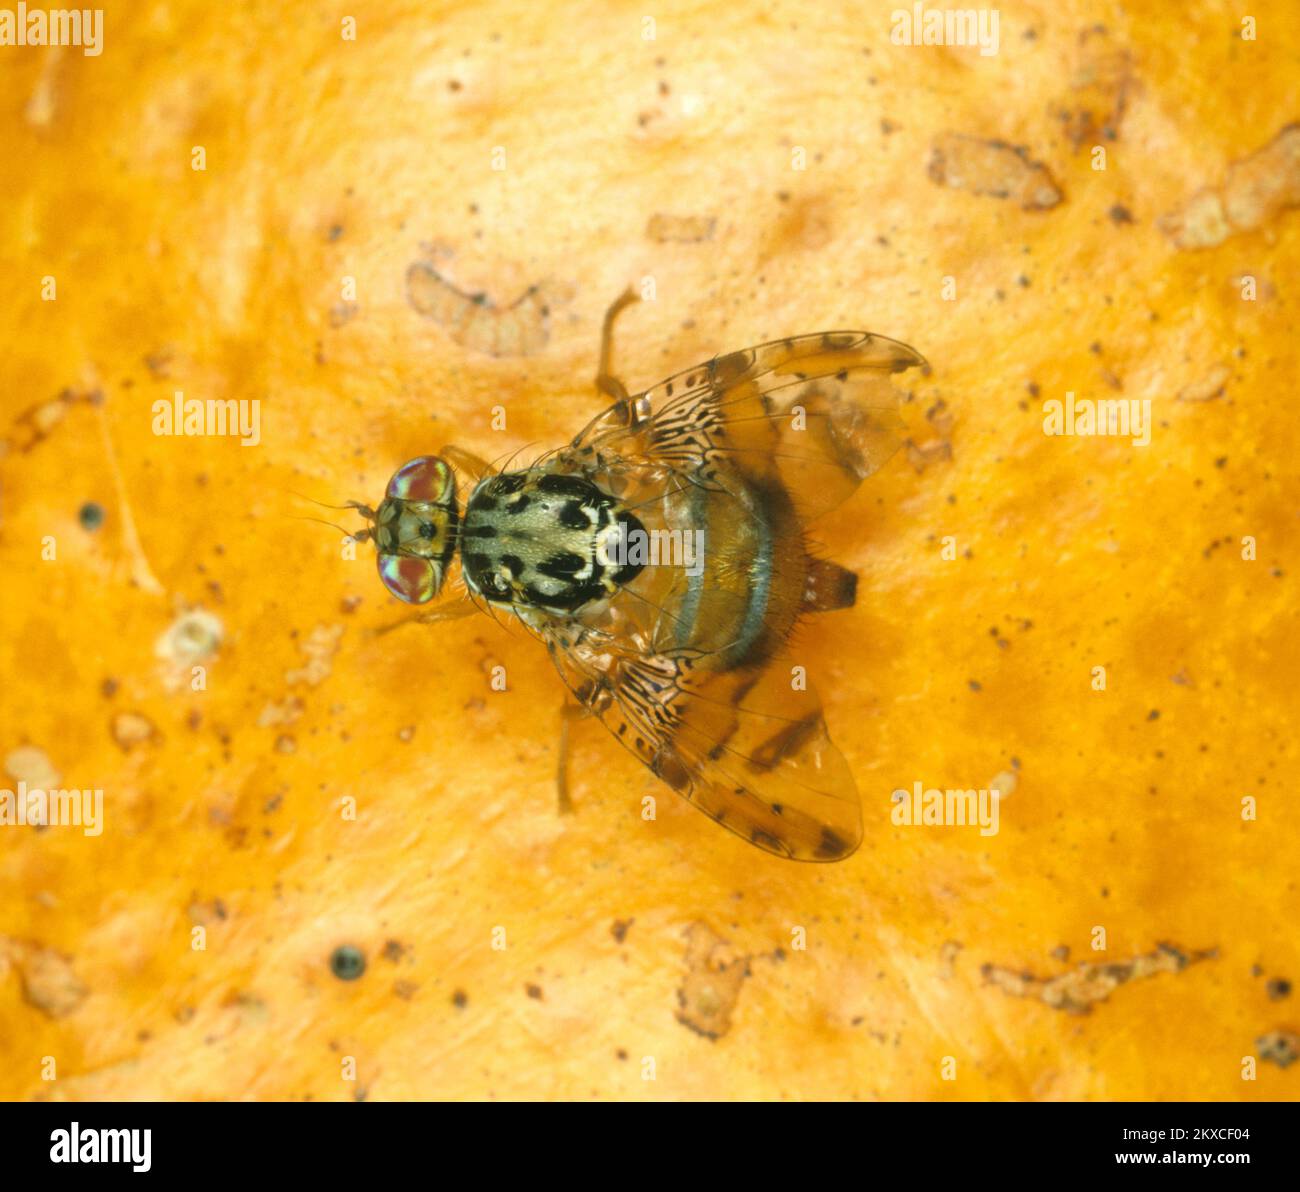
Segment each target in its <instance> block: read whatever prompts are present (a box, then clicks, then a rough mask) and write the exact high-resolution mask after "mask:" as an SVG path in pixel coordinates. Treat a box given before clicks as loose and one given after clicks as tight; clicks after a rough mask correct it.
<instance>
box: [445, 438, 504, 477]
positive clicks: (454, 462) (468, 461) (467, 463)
mask: <svg viewBox="0 0 1300 1192" xmlns="http://www.w3.org/2000/svg"><path fill="white" fill-rule="evenodd" d="M439 454H440V455H441V456H442V458H443V459H445V460H446V461H447V462H448V463H449V464H451V466H452V467H453V468H456V469H458V470H459V471H461V472H464V473H465V475H466V476H468V477H469V478H470V479H471V480H472V481H474V483H475V484H477V483H478V482H479V481H480V480H482V479H483V477H484V476H486V475H487V474H488V473H489V472H490V471H491V470H492V465H491V464H489V463H488V462H487V460H485V459H480V458H479V457H478V456H477V455H475V454H474V453H473V452H472V451H466V450H465V449H464V448H463V447H454V446H447V447H444V448H443V449H442V450H441V452H439Z"/></svg>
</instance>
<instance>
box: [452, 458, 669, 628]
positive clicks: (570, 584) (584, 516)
mask: <svg viewBox="0 0 1300 1192" xmlns="http://www.w3.org/2000/svg"><path fill="white" fill-rule="evenodd" d="M638 532H639V533H640V534H644V533H645V531H644V528H643V527H642V525H641V523H640V522H639V521H638V520H637V518H636V517H635V516H633V515H632V514H631V513H629V512H628V511H627V510H625V509H623V508H621V507H620V505H619V502H618V501H617V500H615V498H613V497H612V496H610V495H609V494H608V493H606V492H603V491H602V490H601V489H600V488H599V487H597V486H596V485H595V484H593V483H592V482H591V481H590V480H586V479H584V478H583V477H582V476H574V475H557V474H547V473H543V472H539V471H528V472H504V473H502V474H501V475H498V476H489V477H486V478H485V479H483V480H481V481H480V482H479V483H478V485H477V486H476V487H475V489H474V491H473V492H472V493H470V497H469V501H468V503H467V504H466V506H465V519H464V524H463V526H462V527H461V561H462V564H463V566H464V572H465V580H466V582H467V583H468V584H469V586H470V588H471V589H473V591H475V592H476V593H478V594H479V595H481V596H483V597H484V598H485V599H487V600H489V601H492V602H494V603H498V604H509V605H516V606H518V605H523V606H530V607H535V608H540V609H544V610H547V611H550V612H556V613H573V612H576V611H577V610H578V609H580V608H581V607H582V606H583V605H585V604H587V603H589V602H591V601H595V600H603V599H606V598H607V597H609V596H611V595H613V594H614V593H615V592H616V591H617V590H618V588H619V586H620V585H622V584H626V583H629V582H630V581H631V580H632V579H634V578H635V577H636V575H637V574H638V573H639V572H640V571H641V566H640V565H638V564H632V565H624V566H620V565H618V563H617V562H616V560H618V559H620V558H622V557H625V556H626V552H625V551H620V546H619V544H620V541H621V542H624V543H625V542H626V541H627V537H628V536H629V535H631V534H633V533H638Z"/></svg>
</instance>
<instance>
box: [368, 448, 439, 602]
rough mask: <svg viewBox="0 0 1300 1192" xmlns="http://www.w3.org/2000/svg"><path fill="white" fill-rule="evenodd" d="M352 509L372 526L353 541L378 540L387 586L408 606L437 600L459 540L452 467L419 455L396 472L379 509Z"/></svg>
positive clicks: (382, 571) (376, 547)
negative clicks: (363, 539) (362, 539)
mask: <svg viewBox="0 0 1300 1192" xmlns="http://www.w3.org/2000/svg"><path fill="white" fill-rule="evenodd" d="M353 508H354V509H356V511H357V512H358V513H360V514H361V515H362V516H363V517H364V518H365V519H366V520H367V521H368V522H369V523H370V525H369V527H368V528H367V529H365V530H362V531H361V532H360V533H359V534H357V535H355V537H357V538H369V539H371V541H373V542H374V544H375V549H376V550H377V551H378V552H379V578H380V579H381V580H382V581H383V584H384V587H386V588H387V589H388V590H389V591H390V592H391V593H392V594H393V595H394V596H396V597H397V598H398V599H399V600H404V601H406V602H407V603H408V604H426V603H427V602H428V601H430V600H432V599H433V598H434V597H435V596H437V595H438V592H439V591H440V590H441V589H442V584H443V580H444V579H445V578H446V575H447V570H448V568H449V567H450V566H451V561H452V556H453V555H454V554H455V553H456V543H457V540H458V538H459V537H460V514H459V513H458V512H457V509H456V477H455V474H454V473H453V472H452V470H451V466H450V465H449V464H448V463H447V462H446V461H445V460H443V459H440V458H439V457H438V456H436V455H421V456H419V457H418V458H417V459H413V460H410V461H409V462H407V463H404V464H403V465H402V466H401V467H400V468H398V469H397V471H396V472H394V473H393V478H392V479H391V480H390V481H389V482H388V489H387V491H386V492H385V493H384V499H383V500H382V501H380V502H379V508H378V509H374V510H372V509H370V508H368V507H367V506H365V505H358V504H354V505H353Z"/></svg>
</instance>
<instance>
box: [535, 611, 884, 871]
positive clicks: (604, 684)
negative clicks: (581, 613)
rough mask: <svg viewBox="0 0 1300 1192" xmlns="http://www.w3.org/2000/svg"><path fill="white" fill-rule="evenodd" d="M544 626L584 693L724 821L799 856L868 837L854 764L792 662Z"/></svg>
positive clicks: (665, 775) (841, 851) (613, 727)
mask: <svg viewBox="0 0 1300 1192" xmlns="http://www.w3.org/2000/svg"><path fill="white" fill-rule="evenodd" d="M541 635H542V637H543V638H544V639H545V640H546V642H547V646H548V649H549V650H550V653H551V657H552V658H553V659H554V661H555V664H556V666H557V668H558V669H559V672H560V675H561V677H562V678H563V679H564V681H565V684H566V685H567V686H568V687H569V689H570V691H572V692H573V694H574V696H575V697H576V698H577V699H578V700H579V702H581V703H582V704H584V705H585V706H586V707H587V708H588V709H589V710H590V711H591V712H592V713H593V714H594V715H596V716H598V717H599V718H600V720H601V721H602V723H604V725H605V727H606V728H607V729H609V731H610V732H611V733H612V734H613V735H614V737H615V738H616V739H617V740H618V741H620V742H621V743H622V744H623V745H624V746H625V747H626V748H628V749H629V750H631V751H632V753H634V754H635V755H636V756H637V757H638V758H640V759H641V761H642V762H644V763H645V764H646V766H648V767H649V769H650V770H651V771H652V772H653V773H654V774H655V775H656V776H657V777H658V778H660V779H662V780H663V781H664V782H666V783H667V784H668V785H669V786H670V787H672V788H673V790H675V791H676V792H677V793H678V794H680V795H681V796H682V797H683V798H685V799H686V800H688V801H689V802H691V803H693V804H694V805H695V806H696V807H698V808H699V809H700V810H701V811H703V812H704V814H705V815H707V816H709V817H710V818H711V819H714V820H716V821H717V822H718V823H720V824H721V825H722V826H723V827H724V828H727V829H729V830H730V831H732V832H734V833H736V835H738V836H740V837H742V838H744V839H745V840H747V841H749V843H750V844H753V845H756V846H757V847H758V848H761V849H763V850H765V851H766V852H769V853H774V854H776V855H777V856H780V857H787V858H789V859H791V860H795V861H839V860H842V859H843V858H845V857H847V856H849V855H850V854H851V853H852V852H853V851H854V850H855V849H856V848H857V847H858V845H859V843H861V840H862V812H861V807H860V804H859V800H858V792H857V787H856V785H855V784H854V781H853V774H852V771H851V770H850V769H849V766H848V763H847V762H846V761H845V760H844V756H843V755H842V754H841V753H840V751H839V750H838V749H837V748H836V747H835V746H834V744H832V742H831V740H830V737H829V735H828V734H827V731H826V722H825V720H824V718H823V716H822V708H821V701H820V700H819V699H818V698H817V694H816V692H815V691H813V690H812V688H811V687H804V686H803V685H802V684H798V683H796V681H795V679H794V677H793V676H792V673H791V670H790V669H789V668H788V667H783V666H782V665H781V664H780V663H779V662H776V661H771V662H769V664H768V665H766V666H758V667H740V668H734V669H724V670H716V669H711V668H710V662H711V660H712V659H711V656H710V655H709V654H708V653H706V652H704V651H701V650H698V649H693V648H685V649H674V650H666V651H664V652H654V651H644V652H637V651H636V650H634V649H628V648H627V646H626V645H625V644H624V643H621V642H618V641H615V640H613V639H610V638H607V637H605V636H604V635H602V634H599V633H593V632H591V631H590V630H586V629H582V628H580V627H577V626H575V625H573V624H569V625H560V624H559V623H556V624H555V625H553V626H550V627H548V628H546V629H543V630H542V631H541Z"/></svg>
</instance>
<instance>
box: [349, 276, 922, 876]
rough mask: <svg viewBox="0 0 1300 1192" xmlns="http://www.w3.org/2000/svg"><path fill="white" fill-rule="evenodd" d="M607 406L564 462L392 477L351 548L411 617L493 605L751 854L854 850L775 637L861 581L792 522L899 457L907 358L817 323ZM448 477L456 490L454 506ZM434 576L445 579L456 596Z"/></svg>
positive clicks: (447, 459) (852, 793) (435, 468)
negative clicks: (368, 551)
mask: <svg viewBox="0 0 1300 1192" xmlns="http://www.w3.org/2000/svg"><path fill="white" fill-rule="evenodd" d="M632 301H635V298H634V296H633V295H632V294H631V293H630V292H629V293H628V294H625V295H623V297H622V298H620V299H619V300H618V301H617V302H615V303H614V305H613V306H611V307H610V309H609V311H608V313H607V314H606V316H605V322H604V332H603V336H602V343H601V363H600V371H599V373H598V375H597V380H596V384H597V388H598V390H600V391H601V392H602V393H604V394H606V395H607V396H609V397H612V398H613V399H614V401H613V404H612V405H611V406H609V408H608V409H606V410H605V411H604V412H603V413H601V414H599V415H597V417H596V418H594V419H593V420H592V421H591V422H590V423H589V424H588V425H587V426H586V428H585V429H583V430H582V431H581V432H580V433H579V434H578V435H577V436H576V437H575V438H574V439H573V440H572V442H570V443H569V444H568V445H567V446H565V447H562V448H560V449H558V450H556V451H552V452H550V453H548V454H546V455H544V456H542V457H541V458H540V459H538V460H537V461H536V462H535V463H533V464H531V465H530V466H528V467H525V468H520V469H517V470H505V471H497V470H494V469H493V468H491V467H489V466H488V465H487V464H486V463H484V462H483V461H482V460H480V459H478V458H477V457H475V456H473V455H471V454H469V453H468V452H466V451H463V450H461V449H459V448H455V447H446V448H443V450H442V453H441V454H440V455H425V456H420V457H419V458H417V459H413V460H411V461H410V462H408V463H406V464H404V465H403V466H402V467H400V468H399V469H398V470H397V471H396V473H394V475H393V478H392V480H391V481H390V482H389V484H388V489H387V492H386V493H385V495H384V499H383V500H382V501H381V502H380V504H379V506H378V508H377V509H374V510H371V509H370V508H369V507H367V506H365V505H361V504H358V503H353V505H352V507H353V508H355V509H357V510H358V511H359V512H360V513H361V514H362V515H363V516H364V517H365V518H366V519H367V521H368V523H369V524H368V526H367V528H366V529H364V530H362V531H361V532H360V533H359V534H358V535H357V536H358V537H362V538H369V539H371V540H372V541H373V542H374V544H375V546H376V548H377V551H378V567H379V578H380V579H381V580H382V581H383V584H384V586H385V587H386V588H387V589H388V591H389V592H391V593H392V594H393V595H394V596H396V597H398V598H399V599H400V600H403V601H406V602H408V603H411V604H428V603H430V602H431V601H434V600H435V598H437V597H438V596H439V595H441V594H442V593H443V592H444V591H447V590H448V589H449V588H450V590H451V591H452V593H453V594H452V597H451V599H450V600H448V601H444V602H442V603H440V604H439V605H438V606H435V608H434V609H433V610H432V611H430V612H427V613H426V614H425V615H423V616H421V617H419V618H418V619H420V620H428V621H435V620H443V619H447V618H449V617H454V616H459V615H461V614H462V613H464V612H466V611H470V610H472V609H473V608H474V607H475V606H480V607H483V606H487V607H488V608H495V609H501V610H505V611H507V612H508V613H510V614H513V616H514V617H516V618H517V619H518V620H519V621H521V622H522V623H523V624H524V625H525V626H526V627H527V628H528V629H529V630H530V631H531V632H532V633H533V634H534V635H535V636H536V637H537V638H539V639H540V640H541V641H542V642H543V643H544V644H545V646H546V648H547V650H548V651H549V652H550V655H551V658H552V660H553V661H554V663H555V666H556V667H557V669H558V670H559V672H560V676H561V678H562V679H563V681H564V683H565V685H566V686H567V688H568V690H569V692H570V693H571V694H572V697H573V700H572V701H570V702H569V703H568V705H567V706H568V709H569V712H568V713H567V714H566V716H565V717H564V719H563V720H562V733H561V745H560V763H559V786H560V795H561V807H562V808H566V807H567V806H568V785H567V754H568V732H567V726H568V718H569V715H573V714H581V715H585V714H591V715H594V716H596V717H597V718H598V719H599V720H600V721H601V722H602V723H603V724H604V725H605V727H606V728H607V729H609V731H610V732H611V733H612V734H613V735H614V737H616V738H617V739H618V740H619V741H620V742H621V743H622V744H623V745H624V746H625V747H626V748H627V749H629V750H631V751H632V752H633V753H634V754H635V755H636V756H637V757H638V758H640V759H641V761H642V762H644V763H645V765H646V766H647V767H648V768H649V769H650V771H651V772H652V773H653V774H654V775H655V776H656V777H658V778H659V779H661V780H662V781H663V782H664V783H666V784H667V785H668V786H670V787H671V788H672V789H673V790H674V791H676V792H677V793H678V794H680V795H682V796H683V797H684V798H686V799H687V800H689V801H690V802H691V803H693V804H694V805H695V806H696V807H698V808H699V809H700V810H701V811H703V812H704V813H705V815H707V816H709V817H710V818H712V819H714V820H716V821H717V822H718V823H720V824H721V825H722V826H723V827H724V828H728V829H730V830H731V831H732V832H735V833H736V834H737V835H739V836H741V837H743V838H744V839H745V840H747V841H749V842H750V843H751V844H754V845H756V846H757V847H759V848H761V849H764V850H765V851H767V852H770V853H774V854H776V855H778V856H781V857H787V858H791V859H793V860H798V861H838V860H841V859H843V858H845V857H847V856H849V855H850V854H851V853H852V852H853V851H854V849H856V848H857V846H858V844H859V843H860V842H861V839H862V814H861V808H860V805H859V800H858V793H857V788H856V786H855V784H854V780H853V774H852V772H851V771H850V769H849V766H848V764H847V762H846V761H845V760H844V757H843V755H842V754H841V753H840V751H839V750H838V749H837V748H836V747H835V746H834V745H833V744H832V743H831V740H830V737H829V735H828V734H827V730H826V723H825V720H824V719H823V716H822V708H821V703H820V701H819V700H818V697H817V695H816V693H815V691H814V690H813V688H812V686H811V684H809V683H807V682H805V681H803V678H802V670H803V668H801V667H798V666H796V665H793V664H792V660H791V656H790V654H789V651H788V645H789V642H790V638H791V634H792V633H793V631H794V629H795V627H796V625H797V624H799V622H800V621H801V620H802V619H803V618H805V617H807V616H810V615H812V614H816V613H823V612H830V611H833V610H836V609H844V608H848V607H850V606H852V604H853V603H854V600H855V594H856V587H857V577H856V575H855V574H854V573H853V572H851V571H849V570H847V569H846V568H844V567H841V566H839V565H838V564H836V563H833V562H831V561H829V560H827V559H823V558H820V557H818V556H817V555H815V554H814V553H813V552H812V550H811V549H810V546H809V541H808V537H807V528H808V525H809V523H810V522H811V521H812V520H813V519H814V518H816V517H818V516H819V515H821V514H824V513H826V512H827V511H828V510H830V509H833V508H834V507H836V506H837V505H839V504H841V503H842V502H843V501H844V500H845V499H846V498H847V497H849V496H850V495H851V494H852V493H853V492H854V490H855V489H856V488H857V487H858V485H859V484H860V483H861V481H862V480H863V479H864V478H865V477H867V476H869V475H871V474H872V473H873V472H875V471H876V470H877V469H879V468H880V467H881V465H882V464H883V463H885V461H886V460H888V459H889V457H890V456H891V455H892V454H893V453H894V451H895V450H896V448H897V447H898V445H899V444H900V443H901V441H902V432H903V431H904V429H905V426H904V423H903V420H902V418H901V416H900V414H899V411H898V391H897V389H896V388H895V386H894V384H893V382H892V381H891V380H890V378H891V376H893V375H894V374H897V373H902V372H905V371H906V370H908V369H911V368H915V367H920V366H924V365H925V361H924V360H923V358H922V357H921V356H920V354H919V353H917V352H916V351H915V350H914V349H912V348H910V347H908V346H907V345H906V344H903V343H899V342H897V341H896V340H892V339H886V338H885V337H883V336H880V335H874V334H871V333H869V332H865V331H825V332H819V333H817V334H814V335H801V336H796V337H794V338H791V339H781V340H775V341H773V342H771V343H766V344H760V345H759V346H757V347H753V348H746V349H744V350H743V351H739V352H730V353H728V354H726V355H721V356H716V357H714V358H713V359H712V360H709V361H707V362H706V363H704V364H700V365H697V366H696V367H695V368H690V369H686V370H685V371H683V372H680V373H677V374H675V375H674V376H672V377H669V378H668V379H667V380H665V381H662V382H660V383H659V384H658V385H655V386H654V387H653V388H650V389H647V390H645V391H644V392H642V393H637V394H630V393H629V392H628V391H627V389H626V388H625V387H624V386H623V384H622V383H621V382H620V381H618V380H617V379H616V378H615V377H614V376H613V375H612V373H611V371H610V344H611V339H612V328H613V324H614V320H615V317H616V316H617V314H618V312H619V311H620V310H621V309H622V308H623V307H625V306H626V305H627V304H628V303H630V302H632ZM458 473H459V474H460V475H461V476H462V477H463V478H464V484H465V487H466V488H467V489H468V492H467V494H466V496H465V498H464V502H463V505H462V503H461V483H460V481H459V479H458ZM453 577H455V578H454V582H453Z"/></svg>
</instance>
